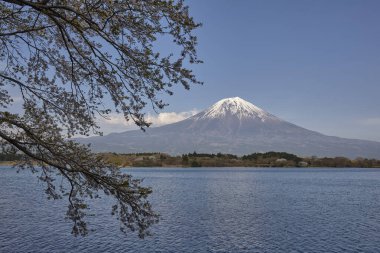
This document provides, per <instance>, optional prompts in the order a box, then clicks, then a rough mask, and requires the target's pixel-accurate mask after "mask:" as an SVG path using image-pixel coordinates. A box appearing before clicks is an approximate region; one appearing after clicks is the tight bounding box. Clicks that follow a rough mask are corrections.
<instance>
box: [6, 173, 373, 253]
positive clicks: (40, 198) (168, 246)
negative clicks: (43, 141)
mask: <svg viewBox="0 0 380 253" xmlns="http://www.w3.org/2000/svg"><path fill="white" fill-rule="evenodd" d="M126 172H128V173H132V174H133V175H135V176H136V177H140V178H141V177H142V178H145V180H144V184H146V185H150V186H152V187H153V189H154V193H153V195H152V198H151V201H152V202H153V205H154V207H155V209H156V210H157V211H158V212H159V213H160V214H161V222H160V223H159V224H157V225H155V226H154V228H153V233H154V235H153V236H152V237H149V238H147V239H145V240H140V239H138V238H137V237H136V235H133V234H129V235H128V236H127V237H125V236H124V235H123V234H122V233H120V232H119V227H118V224H117V221H115V220H114V219H113V218H112V217H111V216H110V210H109V209H108V206H107V205H106V203H104V202H103V201H97V202H95V203H94V205H93V206H92V208H91V212H92V213H94V214H96V216H94V217H89V223H90V224H89V226H90V228H95V229H96V231H95V232H92V233H91V234H90V235H89V236H88V237H85V238H81V237H78V238H74V237H73V236H72V235H71V234H70V231H71V228H70V223H69V222H67V221H65V220H64V213H65V208H66V204H67V203H66V202H65V201H49V200H46V197H45V196H44V195H43V191H42V189H43V184H42V183H40V182H39V181H38V180H37V179H36V177H35V175H30V173H28V172H21V173H18V174H17V173H16V172H15V171H14V170H12V169H6V168H1V169H0V193H1V195H0V221H1V222H0V251H1V252H28V251H29V252H31V251H34V252H77V251H83V252H105V251H110V252H115V251H122V252H378V249H379V248H380V240H378V236H379V232H380V170H374V169H371V170H365V169H236V168H223V169H222V168H221V169H161V168H160V169H127V170H126Z"/></svg>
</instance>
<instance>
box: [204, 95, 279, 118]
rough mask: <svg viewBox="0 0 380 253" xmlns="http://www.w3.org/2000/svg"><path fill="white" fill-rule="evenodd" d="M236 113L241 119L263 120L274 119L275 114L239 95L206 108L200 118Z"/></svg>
mask: <svg viewBox="0 0 380 253" xmlns="http://www.w3.org/2000/svg"><path fill="white" fill-rule="evenodd" d="M227 115H235V116H236V117H238V118H239V119H244V118H259V119H260V120H261V121H265V120H267V119H274V118H276V117H274V116H273V115H271V114H269V113H267V112H266V111H264V110H263V109H261V108H259V107H257V106H255V105H254V104H251V103H250V102H248V101H245V100H244V99H241V98H239V97H232V98H225V99H222V100H220V101H218V102H216V103H215V104H214V105H212V106H211V107H210V108H208V109H207V110H205V111H204V112H203V113H202V115H200V118H203V119H204V118H222V117H225V116H227Z"/></svg>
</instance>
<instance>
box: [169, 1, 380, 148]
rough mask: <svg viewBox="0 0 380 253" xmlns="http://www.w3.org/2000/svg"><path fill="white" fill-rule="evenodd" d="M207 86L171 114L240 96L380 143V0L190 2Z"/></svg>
mask: <svg viewBox="0 0 380 253" xmlns="http://www.w3.org/2000/svg"><path fill="white" fill-rule="evenodd" d="M187 4H188V5H189V6H190V13H191V15H193V16H194V17H195V19H196V20H197V21H199V22H202V23H203V27H201V28H200V29H199V30H198V31H197V33H196V34H197V36H198V39H199V47H198V52H199V56H200V58H201V59H202V60H204V64H201V65H199V66H196V67H195V71H196V73H197V74H198V77H199V79H200V80H202V81H204V85H203V86H200V87H193V88H192V89H191V90H190V91H185V90H184V89H182V88H176V89H175V90H174V91H175V94H174V95H173V96H172V97H168V98H166V97H165V99H166V101H167V102H168V103H169V104H170V106H169V107H167V108H166V109H165V111H166V112H177V113H180V112H187V111H190V110H193V109H197V110H202V109H204V108H207V107H208V106H210V105H211V104H213V103H214V102H216V101H218V100H220V99H222V98H225V97H233V96H239V97H241V98H243V99H245V100H248V101H250V102H252V103H254V104H255V105H257V106H259V107H261V108H263V109H265V110H267V111H269V112H270V113H272V114H274V115H276V116H278V117H280V118H282V119H285V120H288V121H290V122H292V123H295V124H297V125H300V126H302V127H305V128H308V129H311V130H315V131H319V132H321V133H324V134H328V135H336V136H341V137H348V138H361V139H368V140H376V141H380V110H379V109H380V99H379V97H380V25H379V24H380V15H379V13H380V1H377V0H374V1H370V0H355V1H354V0H334V1H331V0H318V1H312V0H302V1H301V0H299V1H298V0H297V1H296V0H282V1H280V0H277V1H271V0H265V1H264V0H261V1H255V0H252V1H248V0H246V1H243V0H240V1H232V0H231V1H222V0H207V1H200V0H191V1H187Z"/></svg>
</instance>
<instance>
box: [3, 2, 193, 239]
mask: <svg viewBox="0 0 380 253" xmlns="http://www.w3.org/2000/svg"><path fill="white" fill-rule="evenodd" d="M197 27H199V24H198V23H196V22H195V21H194V20H193V18H192V17H190V16H189V13H188V7H187V6H185V5H184V3H183V1H181V0H179V1H169V0H168V1H165V0H147V1H137V0H124V1H123V0H121V1H106V0H94V1H92V0H85V1H84V0H76V1H65V0H63V1H62V0H60V1H58V0H0V106H1V108H2V109H1V112H0V137H1V143H2V147H3V150H5V151H9V152H11V151H12V152H16V153H22V154H24V155H25V157H26V158H25V159H24V161H23V162H22V163H21V164H20V166H21V167H22V168H28V169H32V170H34V171H38V172H39V173H41V176H40V177H39V178H40V179H41V180H43V181H44V182H45V183H46V186H47V188H46V193H47V194H48V196H49V197H51V198H54V199H57V198H62V197H63V196H66V195H67V196H68V200H69V205H68V211H67V217H68V218H70V219H71V220H72V221H73V224H74V225H73V233H74V234H75V235H78V234H80V235H85V234H87V232H88V229H87V226H86V222H85V216H86V208H87V202H88V201H89V199H90V198H96V197H99V195H98V194H99V193H100V192H104V193H105V194H106V195H108V196H109V197H112V198H113V199H114V200H115V204H114V205H113V206H112V208H111V209H112V213H113V214H115V215H117V217H118V219H119V220H120V221H121V224H122V225H121V229H122V231H126V230H128V228H129V229H131V230H132V231H135V230H137V231H138V233H139V235H140V236H141V237H143V236H145V235H146V234H147V233H148V232H149V230H148V228H149V226H150V225H151V224H153V223H155V222H157V221H158V215H157V214H156V213H154V212H153V211H152V209H151V205H150V204H149V202H148V201H147V200H146V197H147V196H148V195H149V193H150V192H151V189H150V188H145V187H142V186H141V185H140V181H139V180H135V179H132V178H131V177H130V176H129V175H125V174H122V173H120V171H119V170H118V169H117V168H115V167H114V166H112V165H110V164H107V163H106V162H104V161H103V160H102V159H101V158H100V157H99V156H97V155H96V154H93V153H91V151H90V149H89V148H88V147H86V146H83V145H79V144H77V143H75V142H74V141H72V140H70V138H72V137H73V136H78V135H89V134H91V133H96V134H101V132H100V130H99V128H98V126H97V119H99V117H105V118H107V115H109V114H110V113H111V112H117V113H122V114H123V115H124V117H125V119H126V120H133V121H134V122H135V123H136V124H137V125H138V126H140V127H141V128H142V129H144V128H145V127H148V126H149V122H147V121H146V120H145V118H144V113H143V109H144V108H145V107H146V106H152V107H153V108H154V109H162V108H163V107H164V106H165V105H166V104H165V103H164V102H163V101H162V100H161V99H160V98H159V94H160V93H163V92H166V93H168V94H172V91H171V88H172V85H176V84H180V85H183V86H184V87H185V88H186V89H188V88H189V87H190V85H192V84H199V83H200V82H199V81H197V79H196V78H195V76H194V74H193V73H192V71H191V70H190V69H188V68H186V67H184V65H187V66H190V64H196V63H200V61H199V60H198V59H197V55H196V44H197V40H196V37H195V36H194V35H192V33H193V30H194V29H195V28H197ZM161 38H165V39H164V41H165V42H166V43H170V46H172V47H173V52H172V54H170V55H161V54H160V53H159V52H157V46H156V44H155V43H156V41H157V40H158V39H161ZM168 41H169V42H168ZM10 91H12V92H15V91H17V92H18V94H19V95H20V97H21V99H22V105H23V107H22V110H21V111H20V112H19V113H14V112H12V113H11V111H12V110H10V109H11V108H12V105H13V98H12V96H11V95H10V94H9V92H10ZM110 101H112V102H110ZM36 166H37V167H39V168H41V169H38V170H36V169H34V168H35V167H36ZM57 177H63V178H64V179H66V180H67V182H68V186H65V184H61V183H56V182H57V181H59V182H60V181H61V180H57V181H55V180H54V179H56V178H57Z"/></svg>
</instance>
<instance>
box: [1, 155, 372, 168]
mask: <svg viewBox="0 0 380 253" xmlns="http://www.w3.org/2000/svg"><path fill="white" fill-rule="evenodd" d="M99 155H101V156H102V157H103V159H104V160H106V161H108V162H111V163H113V164H114V165H116V166H118V167H184V168H187V167H272V168H273V167H285V168H286V167H292V168H294V167H312V168H315V167H328V168H380V160H376V159H367V158H356V159H349V158H346V157H316V156H312V157H299V156H296V155H294V154H289V153H285V152H266V153H252V154H250V155H243V156H237V155H233V154H222V153H217V154H205V153H196V152H193V153H188V154H183V155H178V156H171V155H168V154H165V153H133V154H120V153H100V154H99ZM20 160H22V155H19V154H0V165H2V166H13V165H15V164H16V163H17V162H18V161H20Z"/></svg>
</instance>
